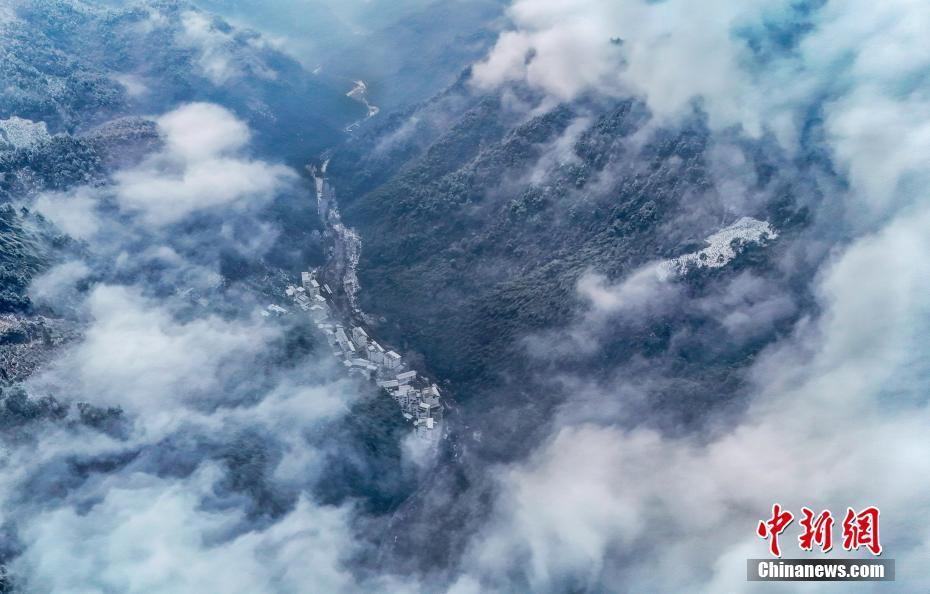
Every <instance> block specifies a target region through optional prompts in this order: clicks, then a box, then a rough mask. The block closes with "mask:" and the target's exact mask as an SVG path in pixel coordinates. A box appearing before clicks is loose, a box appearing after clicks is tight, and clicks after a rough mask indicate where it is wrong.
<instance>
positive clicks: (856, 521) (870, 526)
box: [756, 503, 882, 557]
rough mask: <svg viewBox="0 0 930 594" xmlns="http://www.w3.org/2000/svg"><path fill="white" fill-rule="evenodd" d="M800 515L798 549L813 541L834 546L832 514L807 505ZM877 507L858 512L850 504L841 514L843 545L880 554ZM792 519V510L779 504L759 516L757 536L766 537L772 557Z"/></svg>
mask: <svg viewBox="0 0 930 594" xmlns="http://www.w3.org/2000/svg"><path fill="white" fill-rule="evenodd" d="M801 515H802V518H801V519H800V521H799V523H800V525H801V528H802V529H803V532H802V533H801V535H800V536H798V546H799V547H800V548H801V550H804V551H812V550H814V546H815V545H816V546H817V548H818V549H820V551H821V552H823V553H826V552H827V551H829V550H830V549H832V548H833V524H834V521H833V514H831V513H830V510H828V509H825V510H823V511H821V512H820V513H819V514H816V515H815V514H814V511H813V510H811V509H808V508H806V507H802V508H801ZM878 517H879V511H878V508H877V507H874V506H870V507H867V508H865V509H863V510H862V511H860V512H859V513H856V510H854V509H853V508H851V507H849V508H846V516H845V517H844V518H843V549H845V550H847V551H855V550H858V549H859V548H860V547H864V548H866V549H868V550H869V552H871V553H872V554H873V555H881V554H882V545H881V541H880V540H879V536H878ZM792 521H794V514H792V513H791V512H790V511H788V510H785V509H782V507H781V505H779V504H777V503H776V504H774V505H772V515H771V517H769V518H768V519H767V520H761V521H760V522H759V526H758V527H757V528H756V534H758V535H759V538H762V539H765V540H768V541H769V552H770V553H771V554H772V556H774V557H781V547H780V545H779V542H778V537H779V536H781V534H782V533H783V532H784V531H785V529H787V528H788V526H789V525H790V524H791V522H792Z"/></svg>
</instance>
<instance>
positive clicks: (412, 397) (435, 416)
mask: <svg viewBox="0 0 930 594" xmlns="http://www.w3.org/2000/svg"><path fill="white" fill-rule="evenodd" d="M300 280H301V283H300V285H299V286H296V285H288V286H287V288H286V289H285V293H286V295H287V296H288V297H289V298H291V299H292V300H293V302H294V305H295V306H296V307H297V308H298V309H299V310H300V311H301V312H305V313H306V314H307V315H309V316H310V317H311V318H312V320H313V322H314V324H315V325H316V327H317V328H318V329H319V330H320V332H321V333H322V334H323V335H324V336H325V337H326V341H327V343H328V344H329V346H330V348H331V349H332V352H333V355H334V356H335V357H336V358H338V359H339V360H340V361H342V364H343V365H344V366H345V367H346V369H347V371H348V373H350V374H353V375H357V376H359V377H361V378H364V379H366V380H368V381H372V382H375V383H376V384H377V386H378V387H379V388H381V389H383V390H384V391H386V392H387V393H388V394H389V395H390V396H391V397H392V398H393V399H394V401H395V402H397V404H398V405H399V406H400V409H401V412H402V414H403V415H404V418H405V419H407V420H408V421H410V422H411V423H412V424H413V426H414V427H415V430H416V434H417V435H418V436H419V437H421V438H423V439H426V440H430V441H435V440H438V437H439V435H440V433H441V421H442V410H443V407H442V403H441V401H440V391H439V387H438V386H437V385H436V384H435V383H433V382H432V381H430V380H429V378H426V377H423V376H420V375H418V374H417V372H416V371H415V370H413V369H409V368H408V366H407V365H406V364H405V363H404V360H403V357H401V356H400V355H399V354H398V353H396V352H394V351H393V350H389V349H386V348H385V347H383V346H382V345H381V344H379V343H378V342H377V341H376V340H373V339H372V338H371V337H370V336H369V335H368V332H367V331H366V330H365V328H363V327H362V326H354V325H351V324H349V325H344V324H342V323H341V322H340V321H339V320H337V319H336V317H335V315H334V311H335V308H334V304H333V303H332V299H333V291H332V289H331V288H330V287H329V285H327V284H326V283H325V282H322V281H321V279H320V278H319V276H318V271H317V270H311V271H309V272H302V273H301V279H300ZM287 312H288V310H287V309H285V308H283V307H281V306H279V305H274V304H272V305H269V306H268V308H267V311H266V312H265V315H272V314H278V315H280V314H285V313H287Z"/></svg>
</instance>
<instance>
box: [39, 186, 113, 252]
mask: <svg viewBox="0 0 930 594" xmlns="http://www.w3.org/2000/svg"><path fill="white" fill-rule="evenodd" d="M97 198H98V190H96V189H94V188H91V187H88V186H82V187H80V188H78V189H77V190H75V191H73V192H49V193H45V194H41V195H39V197H38V198H36V202H35V205H34V208H35V210H36V211H38V212H39V213H40V214H41V215H42V216H44V217H45V218H47V219H48V220H50V221H51V222H52V223H53V224H54V225H55V226H56V227H58V228H59V229H61V230H62V231H64V232H65V233H67V234H68V235H70V236H71V237H74V238H76V239H90V238H92V237H93V236H94V235H95V234H96V233H97V231H98V230H99V229H100V220H99V219H98V217H97V214H96V208H97Z"/></svg>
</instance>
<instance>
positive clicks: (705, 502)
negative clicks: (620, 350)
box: [470, 205, 930, 592]
mask: <svg viewBox="0 0 930 594" xmlns="http://www.w3.org/2000/svg"><path fill="white" fill-rule="evenodd" d="M928 224H930V209H928V208H927V207H926V205H924V206H923V207H922V208H920V209H919V210H917V211H912V212H908V213H907V214H904V215H902V216H900V217H898V218H896V219H895V220H894V221H893V222H892V223H891V224H890V225H889V226H888V227H887V228H886V229H884V230H883V231H882V232H880V233H878V234H875V235H870V236H868V237H865V238H863V239H862V240H861V241H859V242H857V243H856V244H855V245H853V246H852V247H850V248H849V249H848V250H847V251H846V252H845V253H843V254H842V255H841V256H840V257H838V258H837V259H836V261H835V262H834V263H833V265H832V266H830V267H829V268H828V269H827V270H826V271H825V273H824V276H823V278H822V280H821V282H820V283H819V285H818V293H819V295H820V300H821V303H822V305H823V307H824V308H825V311H826V313H825V315H824V316H823V317H822V318H821V320H820V321H819V322H818V323H817V324H808V325H804V324H802V325H801V326H799V329H798V331H797V334H796V335H795V336H794V337H792V339H791V340H789V341H787V342H785V343H782V344H781V345H780V346H779V348H777V349H775V350H773V351H770V352H769V353H768V354H767V355H765V356H764V357H762V358H761V359H760V361H759V362H758V363H757V365H756V366H755V368H754V369H755V372H754V380H753V382H754V385H755V394H754V397H753V399H752V401H751V404H750V407H749V410H748V411H747V412H746V414H745V416H744V417H743V418H742V420H741V421H739V422H738V423H737V424H735V425H734V424H733V420H732V419H729V420H728V421H727V422H726V423H725V424H720V425H719V426H716V427H713V429H712V430H711V431H710V432H709V433H708V434H707V435H705V436H703V437H699V436H694V437H680V438H672V437H667V436H664V435H662V434H660V433H657V432H655V431H653V430H650V429H645V428H635V429H623V428H621V427H618V426H597V425H590V424H587V425H565V426H562V427H561V428H559V429H557V430H556V432H555V433H554V434H553V436H552V437H551V439H550V440H549V442H548V443H547V444H545V445H544V446H543V447H542V448H540V450H538V451H537V453H536V454H535V455H534V456H533V457H531V459H530V460H529V461H528V462H526V463H520V464H515V465H513V466H512V467H510V468H508V469H506V470H504V471H503V472H502V473H501V474H500V480H501V491H502V493H503V495H502V496H501V498H500V500H499V502H498V511H497V515H496V516H495V517H494V518H493V519H492V520H491V521H490V522H489V523H488V525H487V528H486V533H485V536H484V537H483V538H480V539H478V540H476V541H475V542H474V543H473V545H472V550H471V553H470V568H471V573H470V576H471V578H470V579H479V580H480V579H484V580H485V583H486V586H487V587H488V589H493V587H495V586H496V587H498V588H500V589H501V590H506V589H507V586H506V585H505V584H512V583H513V582H510V581H509V580H510V579H512V575H511V576H508V572H510V571H512V570H513V567H514V566H516V567H521V568H525V569H524V570H522V571H523V572H524V574H525V576H526V579H528V580H529V584H530V586H531V589H532V590H533V591H538V592H547V591H559V584H563V583H575V584H578V583H580V584H585V585H587V586H589V587H592V588H593V589H594V590H598V591H602V590H607V591H625V589H628V588H630V589H634V590H636V591H682V590H688V591H695V592H717V591H721V589H723V590H725V591H730V592H743V591H751V590H752V584H749V583H747V582H745V581H743V580H742V579H737V578H739V576H741V575H743V572H744V571H745V559H746V558H748V557H753V556H761V555H763V554H764V552H765V549H764V547H765V543H763V542H762V541H761V540H759V539H758V538H757V537H756V536H755V534H754V532H753V529H752V528H753V526H754V524H755V522H756V521H758V520H759V519H761V517H762V516H763V515H764V514H765V513H766V511H767V510H768V509H769V508H770V506H771V504H772V503H773V502H774V501H779V502H781V503H782V504H783V505H784V506H786V507H788V508H790V509H794V510H797V509H799V508H800V506H802V505H807V506H809V507H814V508H817V509H820V508H831V509H834V510H841V509H844V508H845V507H846V506H847V505H848V506H852V507H854V508H855V507H863V506H866V505H870V504H874V505H877V506H878V507H879V508H881V509H883V510H885V511H886V513H885V514H883V515H882V518H883V524H882V528H883V531H884V532H883V538H884V543H885V547H886V549H887V550H889V551H895V553H894V556H896V557H897V558H898V563H899V564H903V563H910V562H916V561H911V560H914V559H917V558H919V556H920V555H921V554H923V552H922V551H924V550H926V546H927V545H926V543H927V542H928V539H930V533H928V532H927V531H925V530H924V531H921V530H918V531H916V532H915V531H913V530H912V526H913V524H912V522H913V521H914V516H912V514H917V515H918V516H920V514H921V513H922V512H921V511H918V510H923V509H926V508H927V507H928V506H930V495H928V493H930V483H928V479H927V477H930V445H928V444H927V442H926V440H925V439H924V437H923V436H924V435H926V433H927V432H928V431H930V415H928V414H927V408H926V393H925V388H926V386H927V384H928V382H930V365H928V364H927V362H926V361H925V360H923V359H922V357H921V353H923V352H925V351H926V348H927V340H926V336H927V334H926V332H927V330H928V326H927V322H926V320H927V319H928V318H927V313H928V311H930V308H928V306H927V301H926V296H927V295H930V260H928V259H926V258H921V257H919V256H918V255H919V254H926V253H930V239H928V236H927V234H926V232H925V229H926V228H927V225H928ZM863 278H868V279H869V282H868V283H862V279H863ZM617 303H619V302H617V301H614V300H612V299H608V300H607V305H610V306H613V305H615V304H617ZM604 397H605V398H609V396H607V395H605V396H604ZM682 397H683V398H686V397H687V395H686V394H682ZM572 406H573V403H572V401H570V402H569V403H568V404H567V405H566V408H567V409H568V408H570V407H572ZM789 532H790V531H789ZM795 536H796V535H793V533H791V534H790V535H789V536H786V538H794V537H795ZM786 542H787V543H788V546H792V547H793V545H792V544H791V542H790V541H786ZM797 553H800V551H797ZM839 553H842V551H838V552H837V551H834V554H839ZM792 556H794V553H792ZM902 560H908V561H903V562H902ZM899 566H901V565H899ZM734 576H736V577H734ZM566 580H567V581H566ZM621 584H622V587H621V586H620V585H621ZM928 584H930V582H927V579H926V576H924V575H923V574H920V573H913V572H910V573H904V572H899V574H898V586H899V587H900V588H903V589H904V590H906V591H918V590H920V589H925V588H926V587H927V585H928ZM811 591H820V590H818V589H817V588H814V587H813V586H812V590H811ZM824 591H827V590H826V589H824Z"/></svg>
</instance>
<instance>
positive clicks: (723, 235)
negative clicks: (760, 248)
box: [660, 217, 778, 276]
mask: <svg viewBox="0 0 930 594" xmlns="http://www.w3.org/2000/svg"><path fill="white" fill-rule="evenodd" d="M776 237H778V233H777V232H776V231H775V229H774V228H773V227H772V226H771V225H770V224H769V223H768V222H766V221H760V220H758V219H754V218H752V217H743V218H741V219H740V220H738V221H736V222H735V223H733V224H732V225H730V226H728V227H724V228H723V229H721V230H720V231H717V232H716V233H714V234H713V235H711V236H710V237H708V238H707V239H706V240H705V241H706V242H707V244H708V245H707V247H706V248H704V249H702V250H699V251H697V252H692V253H690V254H685V255H683V256H679V257H677V258H672V259H671V260H667V261H665V262H663V263H662V265H661V267H660V268H661V271H662V272H664V273H665V274H666V275H668V276H676V275H680V274H685V273H686V272H688V270H690V269H692V268H720V267H721V266H725V265H726V264H727V263H729V262H730V261H731V260H732V259H733V258H735V257H736V255H737V254H738V253H739V250H740V249H741V248H742V247H743V246H745V245H747V244H750V243H758V244H760V245H765V243H766V242H767V241H770V240H772V239H775V238H776Z"/></svg>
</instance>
